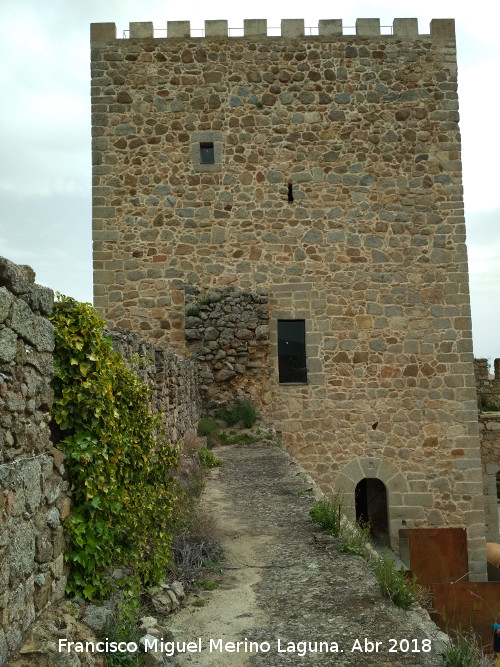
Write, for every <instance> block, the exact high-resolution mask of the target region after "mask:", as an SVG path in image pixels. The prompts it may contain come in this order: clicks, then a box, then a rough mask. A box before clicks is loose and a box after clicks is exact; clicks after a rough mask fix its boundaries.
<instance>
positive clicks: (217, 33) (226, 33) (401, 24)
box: [90, 18, 455, 42]
mask: <svg viewBox="0 0 500 667" xmlns="http://www.w3.org/2000/svg"><path fill="white" fill-rule="evenodd" d="M243 23H244V25H243V30H236V31H233V34H234V32H237V33H238V37H233V34H232V33H231V29H229V28H228V22H227V21H226V20H209V21H205V29H204V30H203V31H196V33H195V32H194V31H193V33H192V31H191V24H190V21H167V26H166V36H167V39H189V38H191V37H198V38H199V37H200V36H201V37H202V38H205V39H226V38H228V37H231V38H232V39H238V38H240V39H241V37H246V38H250V39H257V38H258V39H260V38H263V37H269V38H273V39H276V36H271V35H268V26H267V20H266V19H245V20H244V22H243ZM306 30H309V32H310V33H311V34H307V37H308V38H309V37H313V38H316V37H319V38H338V37H351V38H352V36H353V35H352V34H347V33H345V32H344V26H343V24H342V19H322V20H320V21H319V22H318V25H317V27H314V28H307V29H306V27H305V25H304V19H282V21H281V37H283V38H288V39H296V38H300V37H305V36H306ZM355 31H356V32H355V36H356V37H377V36H381V37H387V38H389V39H391V38H399V39H402V38H404V39H409V38H410V39H411V38H417V37H419V36H422V34H419V32H418V20H417V19H416V18H400V19H394V22H393V25H392V27H391V32H390V34H382V33H381V25H380V19H375V18H361V19H357V20H356V26H355ZM241 32H243V34H242V35H241V34H240V33H241ZM161 33H162V34H161V36H162V37H163V35H164V33H165V29H164V28H162V29H161ZM199 33H201V35H200V34H199ZM429 35H430V37H432V38H437V39H441V38H442V39H448V40H449V39H454V38H455V20H454V19H432V21H431V23H430V32H429V33H426V34H425V36H429ZM128 36H129V39H153V38H154V37H155V29H154V26H153V23H152V21H144V22H131V23H130V24H129V31H128ZM115 39H117V29H116V24H115V23H91V25H90V41H91V42H109V41H112V40H115Z"/></svg>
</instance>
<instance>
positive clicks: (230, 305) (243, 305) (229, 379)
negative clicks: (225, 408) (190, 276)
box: [185, 286, 271, 409]
mask: <svg viewBox="0 0 500 667" xmlns="http://www.w3.org/2000/svg"><path fill="white" fill-rule="evenodd" d="M268 301H269V297H268V292H267V289H265V288H258V289H257V290H256V291H255V292H251V291H249V290H238V289H235V288H234V287H233V286H226V287H215V288H213V289H211V290H210V292H209V293H206V294H204V295H202V294H201V292H200V290H199V289H197V288H196V287H188V288H186V297H185V303H186V320H185V322H186V348H187V352H188V354H190V355H192V356H193V357H194V358H195V359H196V361H197V362H198V364H199V369H200V391H201V395H202V398H203V401H204V404H205V407H206V408H208V409H210V408H214V407H218V405H221V404H223V403H228V402H232V401H234V399H235V398H242V399H245V398H246V399H250V400H252V401H253V402H255V403H256V404H257V405H263V404H269V403H270V402H271V394H270V388H269V377H270V364H269V349H270V341H269V306H268Z"/></svg>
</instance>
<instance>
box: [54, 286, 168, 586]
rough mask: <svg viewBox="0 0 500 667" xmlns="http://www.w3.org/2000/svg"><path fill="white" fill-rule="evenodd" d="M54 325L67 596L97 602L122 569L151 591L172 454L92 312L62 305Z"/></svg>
mask: <svg viewBox="0 0 500 667" xmlns="http://www.w3.org/2000/svg"><path fill="white" fill-rule="evenodd" d="M52 322H53V324H54V330H55V340H56V348H55V355H54V380H53V388H54V407H53V412H52V416H53V419H54V421H55V422H56V424H57V425H58V428H59V431H60V437H61V442H60V443H59V445H58V446H59V447H60V448H61V449H62V450H63V452H64V454H65V464H66V466H67V469H68V471H69V474H70V479H71V484H72V494H73V509H72V513H71V516H70V518H69V519H68V520H67V524H66V527H67V530H68V532H69V536H70V541H71V543H70V548H69V550H68V552H67V556H66V557H67V559H68V560H69V562H70V564H71V575H70V579H69V583H68V592H70V593H75V594H78V595H83V596H84V597H86V598H88V599H92V598H93V597H95V596H96V595H100V594H104V593H105V592H106V579H105V574H106V572H107V571H108V570H109V568H110V567H111V566H114V565H120V564H123V563H127V564H129V565H132V566H133V568H134V573H135V575H136V577H137V578H139V579H140V581H141V583H144V584H152V583H155V582H157V581H158V580H159V579H160V578H161V577H162V576H163V575H164V573H165V569H166V567H167V565H168V563H169V562H170V560H171V549H170V545H171V535H170V533H169V517H170V516H171V515H172V512H173V509H174V504H175V501H176V498H175V492H174V485H173V480H172V477H171V472H172V469H173V468H174V467H175V466H176V464H177V458H178V453H177V450H176V448H175V447H173V446H172V445H170V444H169V443H168V442H167V441H166V439H165V437H164V434H163V432H162V429H161V415H159V414H153V413H152V411H151V407H150V403H151V396H150V391H149V388H148V386H147V385H146V384H145V383H144V382H143V381H142V380H141V379H140V378H138V377H137V376H136V375H135V374H134V373H133V372H132V371H131V370H130V369H129V368H127V365H126V364H125V361H124V360H123V358H122V357H121V356H120V355H119V354H118V353H116V352H114V351H113V349H112V348H111V339H110V338H109V337H105V336H104V331H103V330H104V326H105V324H104V322H103V320H102V319H101V318H100V316H99V315H98V314H97V312H96V311H95V310H94V309H93V308H92V306H90V305H89V304H83V303H79V302H78V301H75V300H74V299H71V298H69V297H64V296H60V297H59V298H58V301H57V302H56V304H55V309H54V314H53V316H52Z"/></svg>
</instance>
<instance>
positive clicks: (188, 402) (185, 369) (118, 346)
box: [108, 331, 200, 442]
mask: <svg viewBox="0 0 500 667" xmlns="http://www.w3.org/2000/svg"><path fill="white" fill-rule="evenodd" d="M108 334H109V335H110V336H111V337H112V339H113V348H114V349H115V350H116V351H117V352H119V353H120V354H121V355H122V357H124V358H125V359H127V360H128V361H129V362H130V366H131V368H132V369H133V370H134V372H135V373H136V374H137V375H139V376H140V377H141V378H142V379H143V380H144V381H145V382H146V383H147V384H148V386H149V388H150V389H151V391H152V393H153V400H152V407H153V409H154V410H155V411H156V412H161V413H162V415H163V421H162V423H163V428H164V429H165V432H166V433H167V434H168V437H169V438H170V440H171V441H172V442H174V441H176V440H178V439H180V438H182V437H183V436H185V435H186V433H188V432H189V431H196V427H197V425H198V420H199V410H200V396H199V388H198V369H197V366H196V363H195V361H194V360H192V359H185V358H184V357H181V356H179V355H177V354H175V353H174V352H172V351H171V350H167V349H165V348H164V347H161V346H159V345H154V344H153V343H151V342H150V341H147V340H146V339H144V338H143V337H142V336H140V335H139V334H136V333H134V332H131V331H110V332H108Z"/></svg>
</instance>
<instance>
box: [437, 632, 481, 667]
mask: <svg viewBox="0 0 500 667" xmlns="http://www.w3.org/2000/svg"><path fill="white" fill-rule="evenodd" d="M441 657H442V659H443V667H486V665H488V664H492V663H491V661H490V662H489V661H488V658H487V657H486V656H484V655H483V652H482V650H481V647H480V646H479V643H478V641H477V638H476V636H475V635H474V633H473V632H472V631H471V632H468V633H464V632H462V631H461V630H456V631H454V632H452V633H451V636H450V644H449V647H448V648H447V649H446V651H445V652H444V653H442V654H441Z"/></svg>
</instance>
